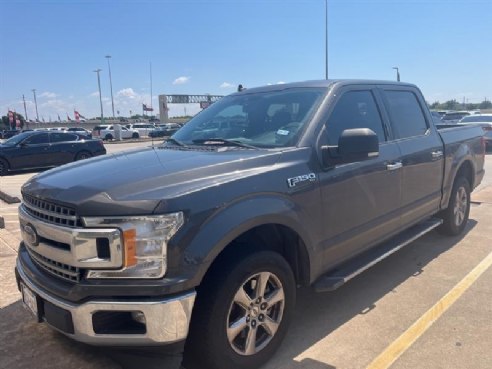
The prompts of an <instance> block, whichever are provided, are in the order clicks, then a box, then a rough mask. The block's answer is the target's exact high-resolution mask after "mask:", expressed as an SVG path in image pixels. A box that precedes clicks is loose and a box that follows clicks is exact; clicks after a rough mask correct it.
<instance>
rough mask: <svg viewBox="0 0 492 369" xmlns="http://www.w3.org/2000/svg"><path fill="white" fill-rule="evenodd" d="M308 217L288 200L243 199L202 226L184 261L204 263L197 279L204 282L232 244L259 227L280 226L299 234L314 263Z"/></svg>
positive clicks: (281, 198) (185, 252)
mask: <svg viewBox="0 0 492 369" xmlns="http://www.w3.org/2000/svg"><path fill="white" fill-rule="evenodd" d="M304 215H305V214H303V210H302V209H300V208H299V206H297V205H296V204H295V203H294V202H292V201H291V200H290V199H289V198H287V197H282V196H279V195H264V196H258V197H255V198H246V199H241V200H240V201H238V202H235V203H232V204H230V205H228V206H226V207H223V208H220V209H219V210H218V211H216V212H215V213H214V214H212V215H211V216H210V217H209V218H208V219H207V220H206V221H205V222H204V223H203V224H202V226H201V227H200V231H199V232H198V233H197V234H196V237H194V238H193V240H192V241H191V242H190V243H189V244H188V246H187V247H186V249H185V250H184V253H183V258H184V260H183V262H184V263H185V264H189V263H190V262H191V263H201V264H202V266H203V267H201V268H198V269H199V270H198V275H197V276H195V278H193V279H194V280H195V281H197V280H198V281H201V280H202V278H203V276H204V275H205V273H206V271H207V270H208V267H209V266H210V265H211V264H212V262H213V261H214V260H215V258H216V257H217V256H218V255H219V254H220V253H221V252H222V251H223V250H224V249H225V247H226V246H227V245H228V244H230V243H231V241H233V240H234V239H236V238H237V237H239V236H240V235H242V234H243V233H245V232H247V231H249V230H251V229H252V228H255V227H257V226H260V225H265V224H278V225H283V226H285V227H288V228H290V229H291V230H293V231H294V232H296V233H297V234H298V235H299V237H300V238H301V239H302V241H303V242H304V245H306V248H307V250H306V251H307V253H308V258H309V263H310V261H311V260H312V255H311V245H312V240H311V237H310V235H309V232H308V231H307V229H305V227H304V226H303V224H305V223H306V222H302V219H303V216H304ZM306 216H307V215H306ZM304 219H306V218H304Z"/></svg>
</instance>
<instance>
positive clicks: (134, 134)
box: [132, 132, 140, 138]
mask: <svg viewBox="0 0 492 369" xmlns="http://www.w3.org/2000/svg"><path fill="white" fill-rule="evenodd" d="M139 137H140V135H139V134H138V133H137V132H133V134H132V138H139Z"/></svg>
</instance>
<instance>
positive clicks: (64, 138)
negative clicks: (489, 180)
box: [50, 133, 79, 143]
mask: <svg viewBox="0 0 492 369" xmlns="http://www.w3.org/2000/svg"><path fill="white" fill-rule="evenodd" d="M78 139H79V136H77V135H75V134H72V133H51V134H50V141H51V142H52V143H55V142H68V141H77V140H78Z"/></svg>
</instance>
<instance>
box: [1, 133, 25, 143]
mask: <svg viewBox="0 0 492 369" xmlns="http://www.w3.org/2000/svg"><path fill="white" fill-rule="evenodd" d="M30 135H31V132H24V133H19V134H18V135H15V136H13V137H10V138H9V139H8V140H6V141H5V142H4V143H3V145H5V146H15V145H17V144H18V143H19V142H21V141H22V140H23V139H25V138H26V137H29V136H30Z"/></svg>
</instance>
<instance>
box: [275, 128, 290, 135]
mask: <svg viewBox="0 0 492 369" xmlns="http://www.w3.org/2000/svg"><path fill="white" fill-rule="evenodd" d="M289 133H290V132H289V131H286V130H285V129H279V130H278V131H277V134H278V135H280V136H288V135H289Z"/></svg>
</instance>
